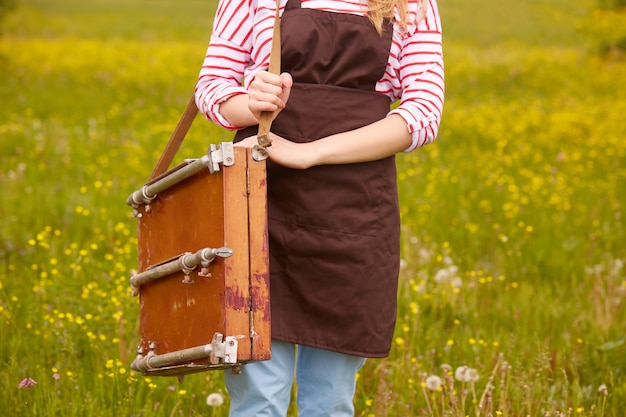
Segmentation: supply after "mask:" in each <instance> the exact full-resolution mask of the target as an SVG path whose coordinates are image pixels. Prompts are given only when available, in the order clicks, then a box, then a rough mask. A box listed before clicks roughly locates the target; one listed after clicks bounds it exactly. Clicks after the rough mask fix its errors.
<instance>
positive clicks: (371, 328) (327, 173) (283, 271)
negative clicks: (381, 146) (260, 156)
mask: <svg viewBox="0 0 626 417" xmlns="http://www.w3.org/2000/svg"><path fill="white" fill-rule="evenodd" d="M392 28H393V23H392V22H391V21H387V22H385V26H384V29H385V30H384V33H383V36H382V37H381V36H379V35H378V34H377V33H376V31H375V29H374V27H373V25H372V24H371V22H370V21H369V20H368V19H367V18H366V17H363V16H357V15H351V14H343V13H333V12H326V11H321V10H313V9H302V8H301V7H300V0H289V1H288V3H287V6H286V9H285V12H284V14H283V16H282V19H281V31H282V35H281V36H282V71H287V72H289V73H290V74H291V75H292V77H293V79H294V82H295V83H294V86H293V89H292V91H291V95H290V97H289V101H288V103H287V107H286V108H285V109H284V110H283V111H282V112H281V114H280V115H279V116H278V117H277V118H276V120H275V121H274V123H273V126H272V131H273V132H274V133H276V134H278V135H280V136H282V137H284V138H286V139H289V140H291V141H293V142H308V141H314V140H317V139H320V138H322V137H325V136H328V135H332V134H335V133H339V132H344V131H348V130H352V129H355V128H358V127H361V126H365V125H368V124H370V123H372V122H374V121H376V120H379V119H382V118H384V117H385V116H386V115H387V113H388V112H389V106H390V100H389V98H388V97H386V96H385V95H383V94H380V93H377V92H376V91H375V86H376V82H377V81H378V80H379V79H380V78H382V76H383V74H384V71H385V68H386V65H387V60H388V58H389V51H390V47H391V36H392ZM254 134H256V127H250V128H247V129H244V130H242V131H239V132H238V133H237V135H236V137H235V140H236V141H238V140H241V139H243V138H245V137H248V136H252V135H254ZM380 140H381V141H384V140H385V138H384V137H381V138H380ZM270 152H271V149H270ZM268 213H269V214H268V216H269V235H270V274H271V279H270V294H271V314H272V337H273V338H276V339H279V340H283V341H286V342H291V343H298V344H303V345H308V346H313V347H317V348H322V349H328V350H332V351H336V352H341V353H347V354H351V355H358V356H364V357H385V356H387V355H388V353H389V349H390V347H391V340H392V337H393V331H394V327H395V320H396V294H397V287H398V271H399V234H400V219H399V210H398V198H397V188H396V168H395V160H394V157H389V158H385V159H382V160H378V161H374V162H366V163H357V164H349V165H325V166H317V167H313V168H310V169H307V170H294V169H289V168H285V167H282V166H279V165H277V164H275V163H271V162H270V163H268Z"/></svg>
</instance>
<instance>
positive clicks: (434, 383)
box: [425, 375, 442, 391]
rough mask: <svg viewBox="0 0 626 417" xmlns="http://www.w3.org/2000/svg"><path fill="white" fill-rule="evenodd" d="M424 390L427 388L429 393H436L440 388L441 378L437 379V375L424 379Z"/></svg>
mask: <svg viewBox="0 0 626 417" xmlns="http://www.w3.org/2000/svg"><path fill="white" fill-rule="evenodd" d="M425 382H426V388H428V389H429V390H431V391H436V390H438V389H439V388H441V384H442V381H441V378H439V377H438V376H437V375H429V376H428V377H427V378H426V381H425Z"/></svg>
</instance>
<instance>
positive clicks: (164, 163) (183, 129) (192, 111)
mask: <svg viewBox="0 0 626 417" xmlns="http://www.w3.org/2000/svg"><path fill="white" fill-rule="evenodd" d="M197 114H198V107H197V106H196V99H195V97H194V95H192V96H191V99H189V103H187V107H186V108H185V111H184V112H183V115H182V116H181V117H180V120H179V121H178V124H177V125H176V129H174V132H172V135H171V136H170V140H169V141H168V142H167V146H166V147H165V150H164V151H163V153H162V154H161V157H160V158H159V162H157V164H156V166H155V167H154V170H153V171H152V174H151V175H150V179H149V181H151V180H153V179H155V178H156V177H158V176H159V175H161V174H163V173H164V172H165V171H167V169H168V168H169V166H170V164H171V163H172V161H173V160H174V156H176V152H178V149H179V148H180V145H181V144H182V143H183V139H185V135H186V134H187V132H188V131H189V128H190V127H191V124H192V123H193V121H194V119H195V118H196V115H197Z"/></svg>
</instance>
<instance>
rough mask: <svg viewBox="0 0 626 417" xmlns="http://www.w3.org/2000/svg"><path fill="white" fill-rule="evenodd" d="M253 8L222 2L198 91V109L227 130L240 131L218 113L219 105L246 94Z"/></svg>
mask: <svg viewBox="0 0 626 417" xmlns="http://www.w3.org/2000/svg"><path fill="white" fill-rule="evenodd" d="M253 8H254V4H253V3H252V2H251V0H221V1H220V2H219V4H218V8H217V12H216V14H215V19H214V21H213V33H212V34H211V39H210V42H209V46H208V48H207V52H206V55H205V57H204V62H203V64H202V67H201V68H200V74H199V75H198V81H197V84H196V88H195V98H196V104H197V105H198V109H199V110H200V112H201V113H202V114H204V116H205V117H207V118H208V119H210V120H212V121H214V122H215V123H217V124H218V125H220V126H222V127H224V128H226V129H237V126H233V125H231V124H230V123H229V122H228V121H227V120H226V119H224V118H223V117H222V116H221V115H220V113H219V104H220V103H222V102H223V101H225V100H227V99H228V98H230V97H232V96H234V95H237V94H246V93H247V90H246V88H245V87H244V86H243V78H244V72H245V69H246V68H247V67H248V66H249V62H250V60H251V50H252V21H253V13H252V12H253Z"/></svg>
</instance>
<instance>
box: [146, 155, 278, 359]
mask: <svg viewBox="0 0 626 417" xmlns="http://www.w3.org/2000/svg"><path fill="white" fill-rule="evenodd" d="M234 149H235V164H234V165H233V166H230V167H225V166H222V167H221V168H220V171H219V172H217V173H215V174H210V173H209V171H208V169H207V170H203V171H201V172H200V173H198V174H195V175H193V176H192V177H190V178H188V179H186V180H184V181H183V182H181V183H179V184H176V185H174V186H172V187H170V188H169V189H167V190H165V191H163V192H161V193H160V194H159V196H158V197H157V198H156V199H155V200H154V201H153V202H152V204H151V205H150V207H149V209H146V207H141V208H140V210H139V211H140V215H141V216H140V217H139V218H138V246H139V247H138V255H139V270H140V271H144V270H146V269H147V268H148V267H150V266H154V265H155V264H158V263H161V262H164V261H166V260H168V259H171V258H172V257H176V256H179V255H181V254H182V253H184V252H195V251H197V250H199V249H202V248H205V247H210V248H218V247H221V246H226V247H228V248H230V249H232V251H233V255H232V256H231V257H229V258H219V257H218V258H216V259H215V260H214V261H213V262H212V263H211V265H210V267H209V271H210V275H211V276H210V277H203V276H199V275H198V272H200V268H197V269H196V270H194V271H193V272H192V274H191V275H190V278H191V280H193V283H183V280H184V274H183V273H182V272H181V273H176V274H172V275H170V276H168V277H165V278H162V279H159V280H156V281H153V282H151V283H148V284H144V285H143V286H142V287H141V289H140V333H141V346H142V347H143V348H144V352H148V348H149V343H150V342H154V343H155V344H156V349H155V353H156V354H163V353H169V352H173V351H177V350H182V349H185V348H189V347H194V346H199V345H203V344H208V343H211V340H212V338H213V334H214V333H216V332H219V333H222V334H224V336H235V337H237V338H238V343H239V346H238V352H237V356H238V361H240V362H245V361H250V360H263V359H269V357H270V350H269V349H270V339H271V335H270V316H269V266H268V263H269V255H268V247H267V203H266V176H265V162H264V161H263V162H256V161H253V160H252V158H251V157H250V155H249V151H248V150H247V149H245V148H238V147H235V148H234ZM166 175H167V174H166ZM247 175H250V180H248V179H247ZM248 192H249V194H248ZM196 363H198V362H197V361H196Z"/></svg>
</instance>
